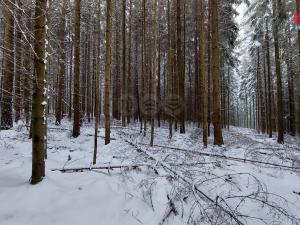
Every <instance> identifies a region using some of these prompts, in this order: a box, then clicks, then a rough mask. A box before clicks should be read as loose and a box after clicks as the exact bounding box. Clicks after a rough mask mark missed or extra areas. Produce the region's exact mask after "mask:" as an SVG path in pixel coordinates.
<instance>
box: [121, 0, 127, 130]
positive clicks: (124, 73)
mask: <svg viewBox="0 0 300 225" xmlns="http://www.w3.org/2000/svg"><path fill="white" fill-rule="evenodd" d="M122 2H123V10H122V12H123V13H122V14H123V19H122V23H123V24H122V25H123V26H122V41H123V43H122V45H123V46H122V47H123V62H122V88H121V89H122V97H121V99H122V101H121V105H122V126H123V127H125V126H126V117H127V112H126V111H127V110H126V106H127V97H126V91H127V88H126V0H122Z"/></svg>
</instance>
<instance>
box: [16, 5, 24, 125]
mask: <svg viewBox="0 0 300 225" xmlns="http://www.w3.org/2000/svg"><path fill="white" fill-rule="evenodd" d="M17 6H18V7H17V9H16V14H17V16H16V19H17V24H18V26H16V29H15V33H16V35H15V36H16V37H15V38H16V40H15V43H16V44H15V45H16V47H15V51H16V59H15V96H14V97H15V98H14V109H15V122H16V123H17V122H18V121H19V120H20V119H21V104H20V103H21V72H22V33H21V10H20V9H21V8H22V3H21V1H20V0H19V1H17Z"/></svg>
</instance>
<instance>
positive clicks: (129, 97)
mask: <svg viewBox="0 0 300 225" xmlns="http://www.w3.org/2000/svg"><path fill="white" fill-rule="evenodd" d="M129 2H130V3H129V5H130V6H129V37H128V42H129V48H128V68H127V70H128V77H127V101H126V104H127V106H126V109H127V123H130V119H131V116H132V111H133V110H132V108H133V79H132V65H131V61H132V54H131V46H132V44H131V43H132V40H131V32H132V25H131V21H132V19H131V17H132V0H129ZM135 54H138V53H137V52H136V53H135Z"/></svg>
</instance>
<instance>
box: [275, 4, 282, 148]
mask: <svg viewBox="0 0 300 225" xmlns="http://www.w3.org/2000/svg"><path fill="white" fill-rule="evenodd" d="M276 1H277V0H273V18H274V25H273V33H274V47H275V65H276V78H277V79H276V83H277V131H278V138H277V142H278V143H280V144H283V143H284V126H283V100H282V74H281V64H280V47H279V33H278V26H279V24H278V16H279V15H278V10H279V9H278V8H277V2H276Z"/></svg>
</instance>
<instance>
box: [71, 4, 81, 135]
mask: <svg viewBox="0 0 300 225" xmlns="http://www.w3.org/2000/svg"><path fill="white" fill-rule="evenodd" d="M80 4H81V0H75V65H74V97H73V107H74V110H73V113H74V124H73V137H75V138H76V137H78V136H79V135H80Z"/></svg>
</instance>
